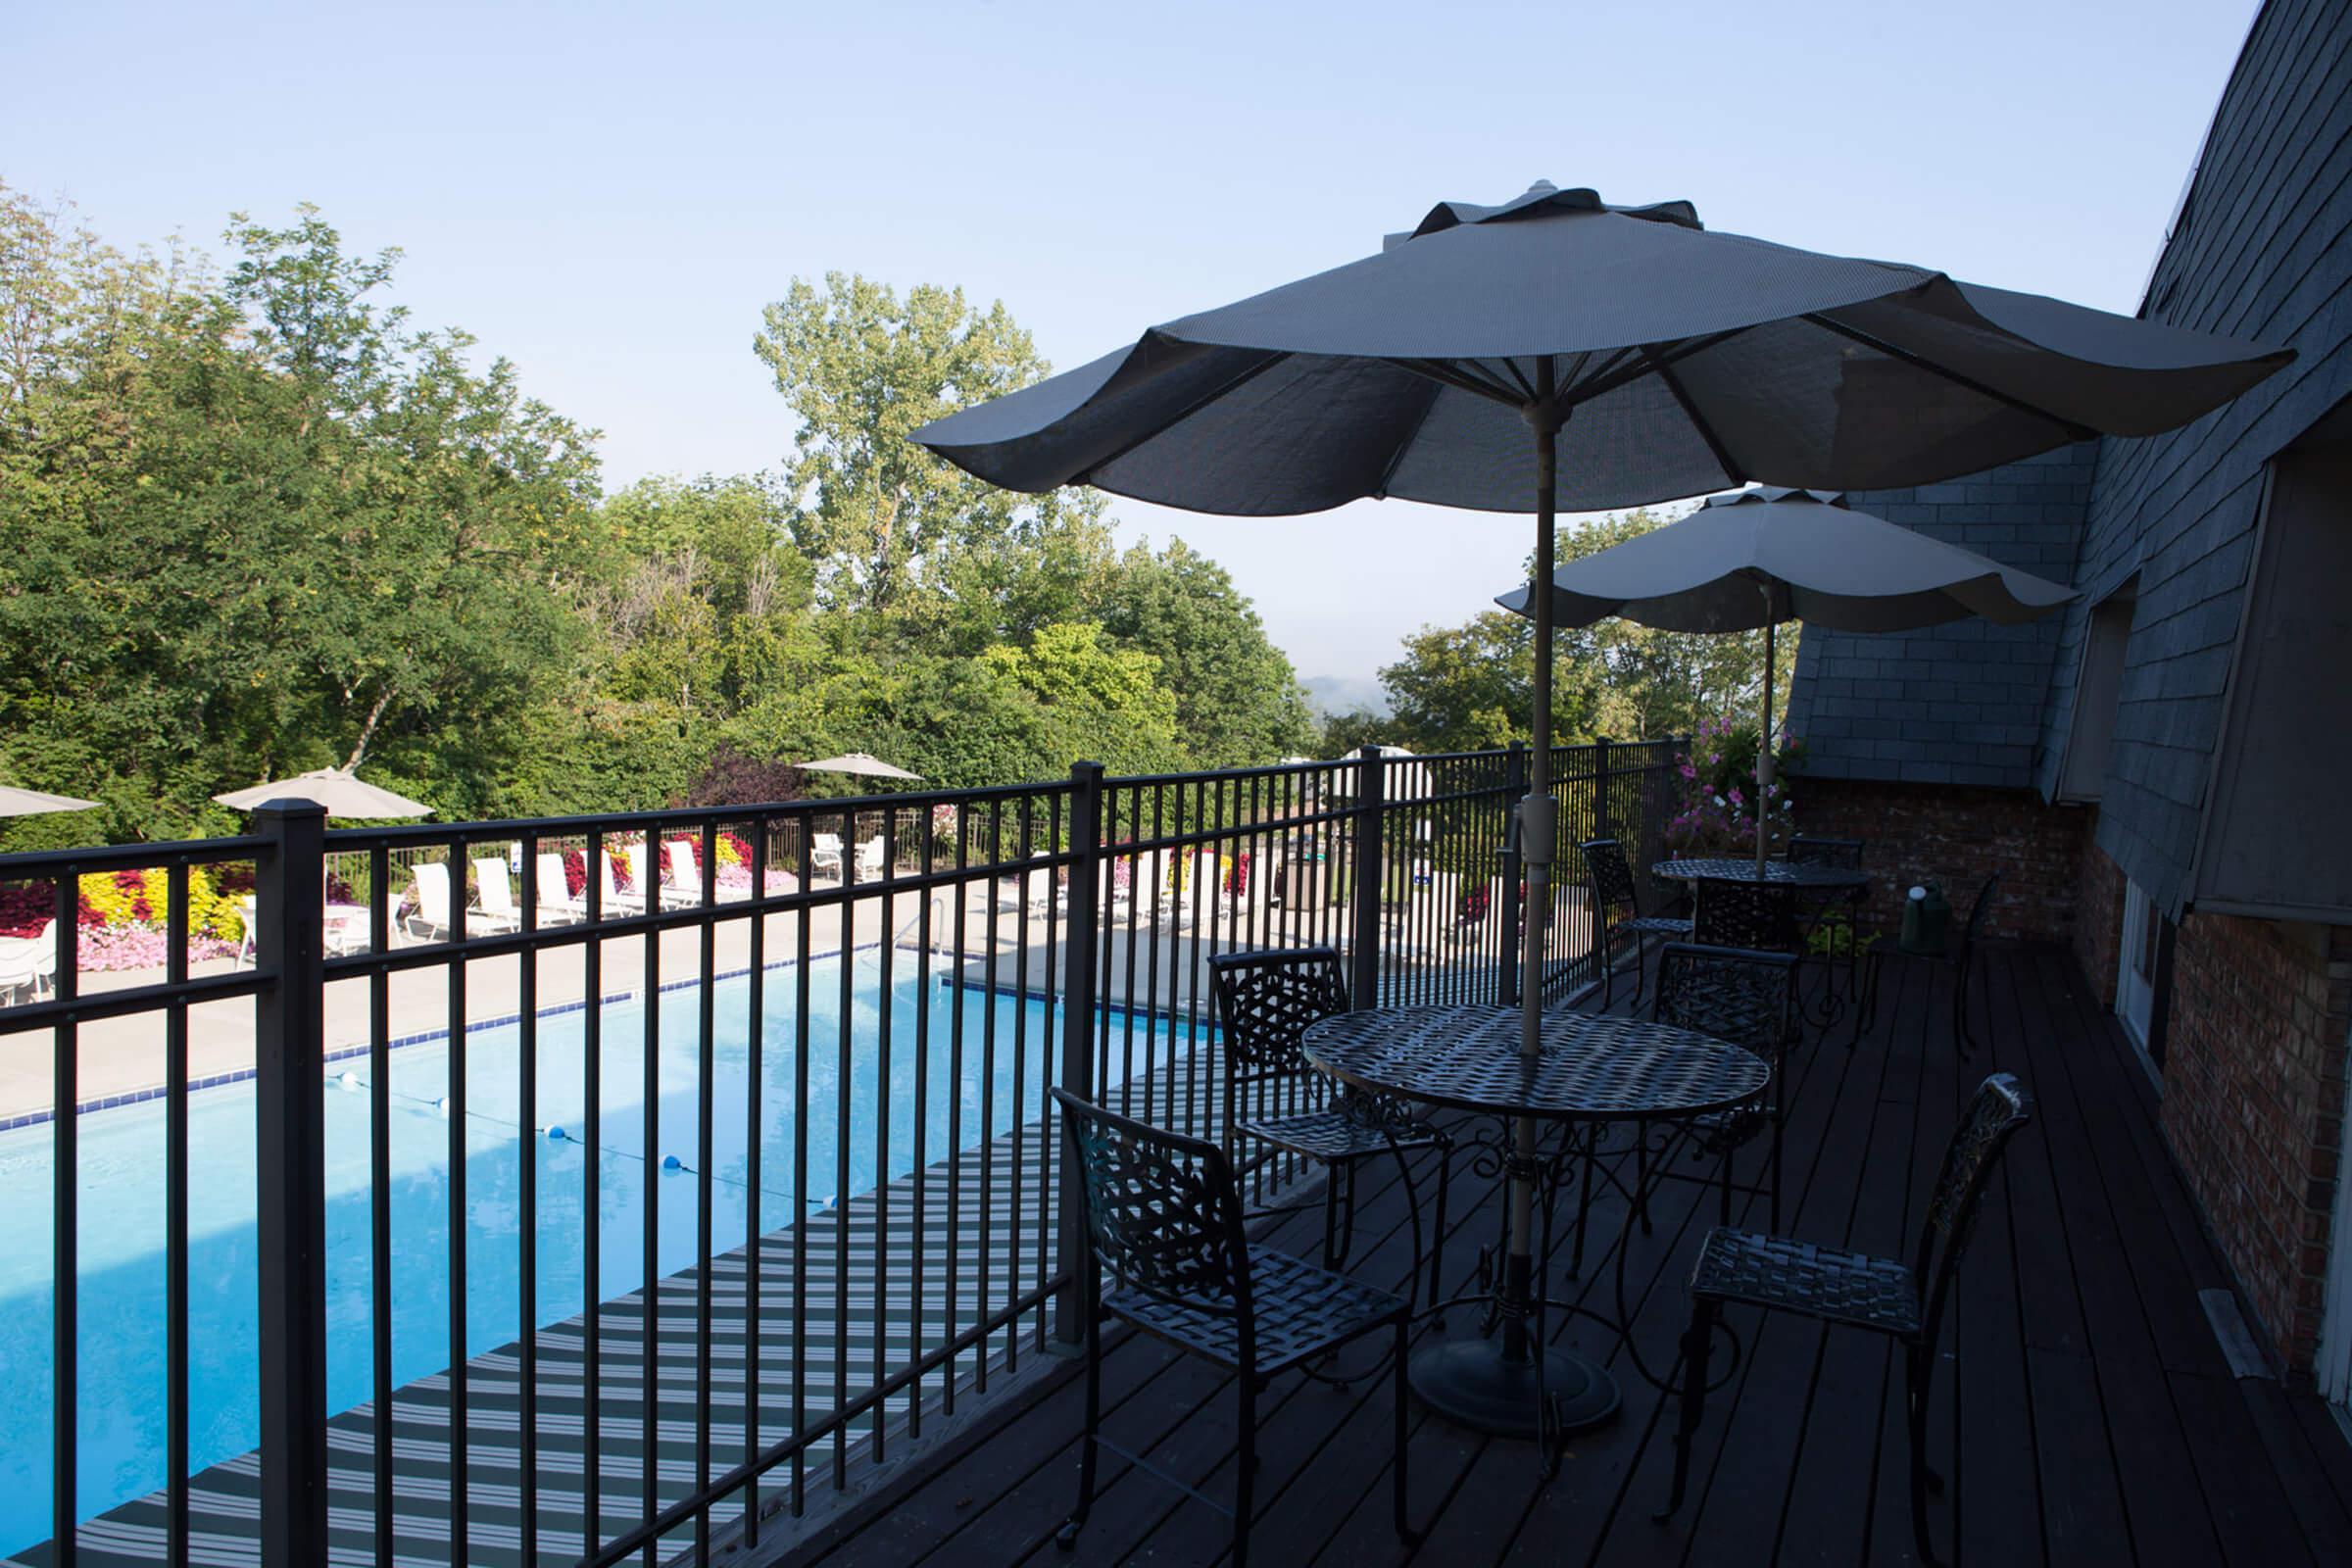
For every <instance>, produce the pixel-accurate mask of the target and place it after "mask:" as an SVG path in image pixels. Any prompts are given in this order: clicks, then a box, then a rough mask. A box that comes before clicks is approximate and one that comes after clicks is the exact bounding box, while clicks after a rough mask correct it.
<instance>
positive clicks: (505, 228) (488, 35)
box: [0, 0, 2255, 676]
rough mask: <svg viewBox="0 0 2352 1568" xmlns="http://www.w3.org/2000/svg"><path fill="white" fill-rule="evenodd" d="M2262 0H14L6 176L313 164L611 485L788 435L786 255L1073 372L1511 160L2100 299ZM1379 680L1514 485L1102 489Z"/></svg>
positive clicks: (2137, 252) (192, 227) (1780, 229)
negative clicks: (783, 384) (449, 1)
mask: <svg viewBox="0 0 2352 1568" xmlns="http://www.w3.org/2000/svg"><path fill="white" fill-rule="evenodd" d="M2254 9H2255V7H2254V4H2253V0H1983V3H1972V0H1944V3H1942V4H1936V5H1915V4H1907V3H1902V0H1894V3H1889V0H1853V3H1846V0H1837V3H1819V0H1817V3H1807V0H1782V3H1774V4H1763V3H1758V0H1705V3H1699V0H1685V3H1678V0H1647V3H1636V0H1623V3H1617V0H1611V3H1608V4H1598V3H1590V0H1578V3H1567V0H1552V3H1549V4H1543V5H1522V6H1512V7H1503V6H1489V5H1460V4H1444V5H1441V4H1437V3H1423V4H1411V5H1403V4H1391V3H1386V0H1347V3H1334V4H1317V5H1302V4H1300V5H1287V4H1272V3H1259V4H1249V5H1232V6H1225V5H1213V6H1212V5H1186V6H1181V7H1178V6H1140V5H1123V4H1105V3H1103V0H1094V3H1089V4H1074V5H1066V6H1065V5H1051V6H1050V5H1029V4H1015V3H1010V0H997V3H993V4H982V3H973V0H963V3H956V4H940V5H895V4H889V3H884V0H864V3H858V0H851V3H848V4H842V3H834V4H828V5H824V6H810V5H804V4H797V3H791V4H776V3H769V4H741V5H692V4H686V5H669V6H662V7H654V6H586V5H582V6H571V7H556V6H527V7H526V6H519V5H511V6H497V7H493V6H474V5H414V6H411V5H401V6H384V5H370V6H366V7H360V6H347V5H333V4H325V3H320V4H315V5H289V6H283V7H256V6H245V5H237V4H234V3H227V4H213V5H200V6H191V5H186V4H172V5H160V4H150V5H120V4H105V3H90V0H76V3H73V4H45V5H44V4H37V3H25V4H20V5H18V6H16V7H13V8H11V15H10V18H9V22H8V31H9V33H10V34H11V44H10V53H11V55H12V56H13V62H14V69H13V70H12V71H11V72H10V83H9V91H8V93H7V94H6V96H5V97H0V179H6V180H7V181H8V182H9V183H10V184H12V185H15V186H17V187H19V188H22V189H25V190H27V191H29V192H31V193H33V194H35V195H40V196H58V195H62V196H67V197H71V198H72V199H73V200H74V201H75V202H77V203H78V204H79V206H80V209H81V214H82V217H83V218H84V219H85V220H86V221H89V222H90V223H91V224H93V225H94V226H95V227H97V228H98V229H99V230H100V231H101V232H102V233H104V234H106V235H107V236H108V237H109V238H112V239H114V240H116V241H118V242H127V241H132V240H138V239H149V238H157V237H160V236H163V235H165V234H168V233H170V232H172V231H173V230H178V231H181V232H183V233H185V234H187V235H188V236H190V237H191V238H194V239H198V240H201V241H204V242H206V243H207V244H210V243H212V242H213V241H214V240H215V238H216V237H217V235H218V233H219V230H220V228H221V221H222V218H223V216H224V215H225V214H226V213H227V212H228V211H229V210H231V209H243V210H246V211H250V212H252V213H253V214H255V215H256V216H257V217H265V218H282V217H283V216H284V215H285V214H286V212H287V210H288V209H289V208H290V207H291V206H292V205H293V204H294V203H296V202H298V201H305V200H307V201H313V202H317V203H319V204H320V205H321V206H322V207H323V208H324V209H325V210H326V214H327V216H328V218H329V219H330V220H331V221H334V222H335V223H336V224H338V225H339V226H340V227H341V228H342V229H343V231H344V234H345V236H346V239H347V240H348V241H349V242H351V243H352V244H354V245H356V246H360V247H368V248H372V247H375V246H380V245H388V244H398V245H400V246H402V247H404V248H405V250H406V251H407V253H408V259H407V262H406V264H405V265H404V267H403V269H402V271H401V274H400V279H399V283H400V293H401V297H402V298H403V299H405V300H406V301H407V302H408V303H410V304H411V305H412V306H413V307H414V308H415V310H416V312H417V318H418V319H419V320H420V321H422V322H425V323H429V324H435V325H442V324H454V325H461V326H464V327H466V328H467V329H469V330H471V331H472V332H474V333H475V334H476V335H478V336H479V337H480V338H481V340H482V342H483V344H484V345H485V347H486V348H487V349H490V350H493V351H496V352H498V353H501V354H504V355H506V356H508V357H509V358H511V359H513V360H515V362H516V363H517V364H518V366H519V367H520V368H521V372H522V375H523V379H524V383H525V385H526V386H527V388H528V389H529V390H530V391H531V392H533V393H534V394H536V395H538V396H540V397H543V398H545V399H546V400H547V401H548V402H550V403H552V404H554V405H555V406H556V407H557V408H559V409H561V410H562V411H564V413H566V414H568V415H571V416H572V417H576V418H579V419H581V420H583V421H585V422H588V423H590V424H593V425H596V426H599V427H601V428H602V429H603V430H604V432H605V442H604V455H605V464H606V472H607V478H608V481H609V482H614V483H617V482H624V481H627V480H629V479H632V478H635V477H637V476H639V475H641V474H646V473H657V472H681V473H696V472H702V471H705V470H711V471H717V472H730V471H743V470H756V469H760V468H765V467H770V466H774V465H775V464H776V462H777V460H778V458H779V456H780V455H781V454H782V453H783V452H784V451H785V450H786V448H787V446H788V443H789V440H790V431H789V428H788V421H787V419H786V417H785V412H784V409H783V406H782V403H781V401H780V400H779V399H778V398H777V397H776V396H775V394H774V392H773V390H772V389H771V388H770V386H769V385H768V383H767V379H766V375H765V372H764V371H763V370H762V368H760V365H759V363H758V362H757V361H756V360H754V358H753V357H752V354H751V350H750V341H751V336H752V333H753V330H754V328H755V326H756V325H757V322H758V319H759V313H760V306H761V305H762V304H763V303H764V302H766V301H768V300H770V299H773V298H775V297H776V296H777V295H778V294H780V293H781V292H782V290H783V288H784V286H785V284H786V282H787V280H788V279H790V278H791V277H793V276H794V275H795V274H802V275H815V274H820V273H822V272H824V271H825V270H829V269H840V270H857V271H862V272H865V273H867V274H868V275H871V276H875V277H879V278H883V279H886V280H888V281H890V282H893V283H895V284H899V285H906V284H909V283H914V282H918V281H926V280H928V281H937V282H942V283H956V284H960V285H962V286H963V288H964V289H965V290H966V291H967V292H968V293H969V294H971V295H972V296H973V297H975V298H976V299H978V300H981V301H986V300H989V299H995V298H1002V299H1003V300H1004V301H1005V304H1006V305H1007V306H1008V307H1009V308H1010V309H1011V311H1012V312H1013V314H1014V316H1015V317H1016V318H1017V319H1019V320H1020V321H1021V322H1022V323H1023V324H1025V325H1026V326H1028V327H1029V328H1030V329H1031V330H1032V331H1033V332H1034V333H1035V334H1036V336H1037V339H1038V342H1039V345H1040V347H1041V348H1042V349H1043V350H1044V352H1045V353H1046V354H1047V355H1048V356H1049V357H1050V358H1051V359H1052V360H1053V361H1054V363H1055V364H1056V365H1059V366H1065V367H1066V366H1073V365H1077V364H1080V363H1081V362H1083V361H1085V360H1087V359H1090V358H1092V357H1093V356H1095V355H1097V354H1100V353H1102V352H1103V351H1105V350H1107V349H1109V348H1111V347H1114V346H1116V345H1117V344H1119V343H1121V342H1123V341H1126V340H1128V339H1130V338H1132V337H1133V336H1135V334H1136V333H1137V332H1138V331H1139V330H1140V329H1141V328H1143V327H1144V326H1146V325H1148V324H1150V323H1151V322H1153V321H1157V320H1163V319H1168V318H1171V317H1175V316H1180V315H1183V314H1185V313H1186V312H1189V311H1193V310H1198V309H1201V308H1203V307H1206V306H1210V305H1215V304H1220V303H1223V302H1224V301H1227V300H1229V299H1233V298H1237V297H1240V296H1242V295H1245V294H1250V293H1253V292H1255V291H1256V290H1258V289H1260V288H1264V287H1267V286H1270V285H1272V284H1274V283H1278V282H1283V281H1286V280H1288V279H1290V278H1292V277H1295V276H1298V275H1299V274H1302V273H1306V272H1310V271H1314V270H1320V269H1322V268H1325V267H1330V266H1334V265H1337V264H1339V263H1341V262H1345V261H1349V260H1352V259H1353V258H1355V257H1357V256H1359V255H1362V254H1364V253H1366V252H1368V251H1370V250H1372V249H1375V248H1377V246H1378V243H1379V236H1380V235H1381V234H1382V233H1383V232H1385V231H1387V230H1391V229H1397V228H1403V227H1407V226H1409V225H1410V224H1412V223H1413V222H1414V221H1417V220H1418V219H1419V217H1420V216H1421V214H1422V213H1424V212H1425V211H1427V210H1428V208H1429V207H1430V206H1431V205H1432V204H1433V203H1434V202H1436V201H1438V200H1440V199H1443V198H1464V199H1469V200H1476V201H1496V200H1500V199H1502V198H1503V197H1505V196H1507V195H1510V194H1512V193H1515V192H1517V191H1519V190H1521V189H1524V188H1525V187H1526V185H1527V184H1528V183H1529V182H1530V181H1531V180H1534V179H1536V178H1539V177H1542V178H1547V179H1550V180H1552V181H1554V182H1555V183H1557V184H1561V185H1592V186H1594V187H1596V188H1597V189H1598V190H1599V191H1600V192H1601V194H1602V195H1603V196H1604V197H1605V198H1607V199H1609V200H1611V201H1617V202H1646V201H1656V200H1661V199H1664V198H1669V197H1688V198H1690V199H1691V200H1692V201H1694V202H1696V203H1697V205H1698V210H1699V214H1700V216H1701V217H1702V218H1703V219H1704V220H1705V221H1707V222H1708V224H1709V225H1710V226H1712V227H1716V228H1728V229H1733V230H1737V231H1740V232H1744V233H1751V234H1757V235H1761V236H1763V237H1765V238H1769V239H1773V240H1778V241H1782V242H1785V243H1790V244H1797V245H1804V246H1807V247H1810V248H1814V249H1819V250H1828V251H1838V252H1845V253H1849V254H1860V255H1867V256H1876V257H1884V258H1888V259H1893V260H1899V261H1906V262H1915V263H1920V264H1924V265H1927V266H1932V267H1937V268H1941V269H1942V270H1945V271H1948V272H1951V273H1953V274H1954V275H1956V276H1960V277H1965V278H1971V279H1976V280H1980V281H1984V282H1988V283H1998V284H2003V285H2007V286H2010V287H2016V288H2027V289H2033V290H2036V291H2040V292H2044V293H2051V294H2057V295H2061V296H2064V297H2066V298H2070V299H2074V300H2079V301H2081V302H2082V303H2084V304H2089V305H2098V306H2103V307H2106V308H2108V309H2113V310H2123V311H2130V310H2131V309H2133V308H2134V307H2135V305H2136V304H2137V302H2138V297H2139V289H2140V285H2141V282H2142V280H2143V279H2144V277H2145V276H2146V272H2147V269H2148V266H2149V263H2150V261H2151V260H2152V259H2153V257H2154V254H2155V250H2156V246H2157V243H2158V241H2159V239H2160V237H2161V235H2162V232H2163V228H2164V223H2165V221H2166V219H2167V217H2168V215H2169V214H2170V213H2171V211H2172V207H2173V203H2174V200H2175V198H2176V197H2177V196H2178V194H2179V192H2180V184H2181V180H2182V178H2183V177H2184V175H2185V174H2186V172H2187V169H2188V164H2189V160H2190V158H2191V157H2192V155H2193V154H2194V152H2195V149H2196V145H2197V140H2198V137H2199V136H2200V135H2201V134H2202V132H2203V129H2204V125H2205V123H2206V121H2207V120H2208V119H2209V118H2210V116H2211V114H2212V111H2213V107H2214V104H2215V101H2216V99H2217V97H2218V95H2219V93H2220V91H2221V87H2222V84H2223V82H2224V81H2225V79H2226V78H2227V76H2228V73H2229V66H2230V63H2231V60H2232V59H2233V58H2234V56H2235V54H2236V51H2237V47H2238V44H2239V43H2240V41H2241V40H2242V39H2243V37H2244V34H2245V30H2246V27H2247V25H2248V23H2249V21H2250V20H2251V18H2252V15H2253V12H2254ZM1118 515H1119V516H1120V518H1121V531H1122V533H1123V534H1126V535H1128V536H1132V535H1134V534H1135V533H1137V532H1149V533H1151V534H1152V536H1153V537H1154V538H1160V537H1164V536H1165V535H1167V534H1168V533H1170V532H1181V533H1182V534H1183V535H1184V536H1185V537H1186V538H1187V539H1189V540H1191V541H1192V542H1193V543H1194V544H1195V545H1197V546H1199V547H1201V548H1202V549H1205V550H1206V551H1208V552H1209V553H1211V554H1212V555H1214V556H1216V557H1217V558H1218V559H1220V560H1222V561H1224V562H1225V563H1226V564H1228V565H1229V566H1231V568H1232V569H1233V572H1234V574H1235V576H1236V577H1237V578H1238V579H1239V580H1240V582H1241V584H1242V586H1243V587H1244V589H1245V590H1246V591H1248V592H1249V593H1250V594H1251V595H1253V596H1254V597H1255V599H1256V600H1257V603H1258V606H1259V608H1260V610H1261V611H1262V612H1263V613H1264V615H1265V618H1266V622H1267V624H1268V626H1269V628H1270V629H1271V630H1272V632H1273V634H1274V636H1275V639H1276V640H1277V641H1278V642H1280V643H1281V644H1282V645H1283V646H1284V647H1285V648H1286V649H1288V650H1289V652H1290V654H1291V656H1292V658H1293V659H1294V660H1295V661H1296V662H1297V663H1298V665H1299V671H1300V673H1301V674H1305V675H1318V674H1331V675H1342V676H1368V675H1370V674H1371V673H1372V672H1373V670H1374V669H1375V668H1376V667H1377V666H1378V665H1379V664H1381V663H1382V662H1385V661H1387V660H1388V659H1389V658H1391V657H1392V656H1393V654H1394V651H1395V649H1396V647H1397V639H1398V638H1399V637H1400V636H1401V635H1403V634H1404V633H1406V632H1408V631H1410V630H1412V629H1413V628H1414V627H1416V626H1418V625H1420V624H1422V623H1424V622H1448V621H1456V620H1459V619H1461V618H1463V617H1464V616H1466V615H1468V614H1469V613H1472V612H1474V611H1476V610H1478V609H1480V608H1481V607H1482V606H1483V605H1484V604H1485V602H1486V600H1487V597H1488V596H1489V595H1491V594H1493V593H1494V592H1495V591H1497V590H1498V589H1501V588H1503V587H1505V586H1507V585H1508V584H1509V583H1510V581H1511V580H1512V578H1513V576H1514V575H1515V573H1516V571H1517V570H1518V563H1519V562H1520V561H1521V560H1522V559H1523V558H1524V555H1525V553H1526V550H1527V548H1528V538H1529V530H1528V527H1527V525H1526V523H1525V522H1524V521H1514V520H1512V519H1510V518H1507V517H1490V516H1486V515H1470V514H1449V513H1444V512H1439V511H1436V510H1433V509H1427V508H1417V507H1412V506H1409V505H1406V504H1403V503H1386V504H1372V503H1365V504H1360V505H1358V506H1355V507H1351V508H1348V509H1344V510H1342V511H1340V512H1337V513H1331V514H1325V515H1319V516H1314V517H1306V518H1299V519H1277V520H1271V521H1268V520H1262V519H1261V520H1250V521H1242V520H1229V519H1220V518H1207V517H1195V516H1190V515H1178V514H1172V513H1167V512H1162V511H1159V510H1158V509H1154V508H1148V507H1140V506H1136V505H1133V504H1128V503H1122V504H1121V505H1120V506H1119V508H1118Z"/></svg>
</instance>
